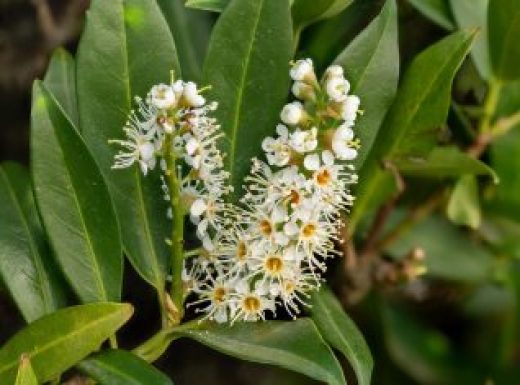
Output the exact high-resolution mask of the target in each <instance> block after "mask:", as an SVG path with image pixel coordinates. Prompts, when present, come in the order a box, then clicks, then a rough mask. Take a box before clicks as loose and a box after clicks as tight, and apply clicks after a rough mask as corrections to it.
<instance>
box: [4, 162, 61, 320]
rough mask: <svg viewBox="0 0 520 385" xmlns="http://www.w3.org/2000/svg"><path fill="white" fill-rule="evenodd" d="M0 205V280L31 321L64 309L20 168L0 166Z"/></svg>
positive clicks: (56, 276) (8, 164)
mask: <svg viewBox="0 0 520 385" xmlns="http://www.w3.org/2000/svg"><path fill="white" fill-rule="evenodd" d="M0 202H2V203H1V204H0V277H1V280H3V282H4V283H5V285H6V286H7V288H8V289H9V291H10V293H11V295H12V297H13V299H14V301H15V302H16V305H17V306H18V308H19V309H20V311H21V313H22V315H23V317H24V318H25V320H26V321H27V322H31V321H34V320H35V319H37V318H40V317H41V316H43V315H45V314H48V313H52V312H53V311H55V310H57V309H58V308H59V307H61V306H63V304H64V302H65V301H64V297H65V290H64V287H63V284H64V282H63V280H62V279H61V277H60V276H59V273H58V271H57V268H56V266H55V263H54V261H53V260H52V258H51V253H50V250H49V246H48V245H47V242H46V240H45V234H44V231H43V228H42V225H41V223H40V219H39V217H38V213H37V211H36V206H35V203H34V198H33V192H32V187H31V181H30V177H29V173H28V172H27V170H26V169H25V168H24V167H23V166H20V165H18V164H15V163H11V162H6V163H2V164H0Z"/></svg>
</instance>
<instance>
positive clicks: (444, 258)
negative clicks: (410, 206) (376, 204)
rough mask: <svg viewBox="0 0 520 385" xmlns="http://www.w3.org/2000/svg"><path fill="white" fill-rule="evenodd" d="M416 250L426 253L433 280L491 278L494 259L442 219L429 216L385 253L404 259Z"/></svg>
mask: <svg viewBox="0 0 520 385" xmlns="http://www.w3.org/2000/svg"><path fill="white" fill-rule="evenodd" d="M397 213H398V214H400V213H399V212H397ZM397 216H398V215H396V217H395V218H393V220H394V219H397ZM417 247H419V248H421V249H422V250H423V251H424V254H425V264H426V268H427V274H428V275H430V276H432V277H438V278H442V279H445V280H449V281H461V282H480V281H484V280H486V279H488V278H489V277H490V276H491V271H492V266H493V255H492V254H491V253H490V252H488V251H487V249H485V248H484V247H483V246H482V245H480V244H479V243H477V242H476V241H474V240H471V239H469V238H468V237H467V235H466V234H465V233H464V232H463V231H461V230H459V229H458V228H457V227H456V226H455V225H453V224H451V223H450V222H448V221H447V220H445V219H443V218H441V217H438V216H430V217H428V219H426V220H425V221H423V222H421V223H419V224H416V225H414V227H413V228H411V229H410V230H409V231H408V232H406V233H405V234H404V235H402V236H401V237H400V238H399V239H398V240H397V241H396V242H394V243H392V244H391V245H390V246H389V247H388V248H387V249H386V251H387V252H388V253H389V254H390V255H391V256H393V257H394V258H401V257H403V256H405V255H406V254H408V253H409V252H410V250H412V249H414V248H417Z"/></svg>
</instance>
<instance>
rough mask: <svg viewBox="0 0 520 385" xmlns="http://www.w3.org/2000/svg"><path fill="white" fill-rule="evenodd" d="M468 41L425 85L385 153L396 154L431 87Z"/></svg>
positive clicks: (458, 48)
mask: <svg viewBox="0 0 520 385" xmlns="http://www.w3.org/2000/svg"><path fill="white" fill-rule="evenodd" d="M468 39H469V37H466V38H464V40H463V41H461V43H460V44H459V46H458V47H457V49H456V50H455V51H454V54H452V55H451V56H450V57H449V59H448V60H446V61H445V62H444V64H443V65H442V66H441V67H440V69H439V71H437V73H436V74H435V76H433V77H432V81H431V82H429V83H427V87H426V88H425V92H423V93H422V96H421V97H420V99H419V100H418V102H417V103H415V105H414V108H413V109H412V111H411V112H410V113H409V114H406V117H407V119H406V121H405V122H406V123H403V124H402V126H404V127H405V128H404V129H402V130H401V131H400V133H399V135H398V136H397V139H396V140H395V141H393V143H392V145H391V146H390V148H389V150H388V151H387V153H388V154H390V155H392V154H393V153H394V152H396V148H398V147H399V145H400V144H401V142H402V140H403V137H404V136H405V133H406V132H408V129H409V126H410V123H411V122H412V121H413V120H414V118H415V116H416V115H417V112H418V111H419V109H420V106H422V104H423V102H424V101H425V100H426V98H427V95H429V94H430V91H431V90H432V88H433V85H434V84H436V83H437V81H438V80H439V78H440V77H441V74H443V73H444V71H445V69H446V68H447V67H448V66H449V65H450V64H451V63H452V61H453V60H454V59H455V58H456V57H458V55H459V52H460V50H461V49H462V47H464V46H466V44H467V42H468Z"/></svg>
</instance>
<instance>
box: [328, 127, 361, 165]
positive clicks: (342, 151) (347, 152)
mask: <svg viewBox="0 0 520 385" xmlns="http://www.w3.org/2000/svg"><path fill="white" fill-rule="evenodd" d="M353 139H354V131H352V129H351V128H350V127H349V126H348V125H346V124H342V125H341V126H339V127H338V128H337V129H336V131H335V132H334V135H333V137H332V150H333V151H334V153H335V154H336V157H337V158H338V159H341V160H353V159H355V158H356V157H357V155H358V152H357V149H356V148H355V147H356V146H355V143H353V142H352V141H353Z"/></svg>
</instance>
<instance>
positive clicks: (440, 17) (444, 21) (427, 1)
mask: <svg viewBox="0 0 520 385" xmlns="http://www.w3.org/2000/svg"><path fill="white" fill-rule="evenodd" d="M448 1H449V0H408V2H409V3H410V4H412V5H413V6H414V7H415V8H417V10H418V11H419V12H421V13H422V14H423V15H424V16H426V17H427V18H428V19H430V20H431V21H433V22H434V23H436V24H437V25H440V26H441V27H443V28H445V29H447V30H452V29H455V23H454V22H453V17H452V15H451V12H450V6H449V4H448Z"/></svg>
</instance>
